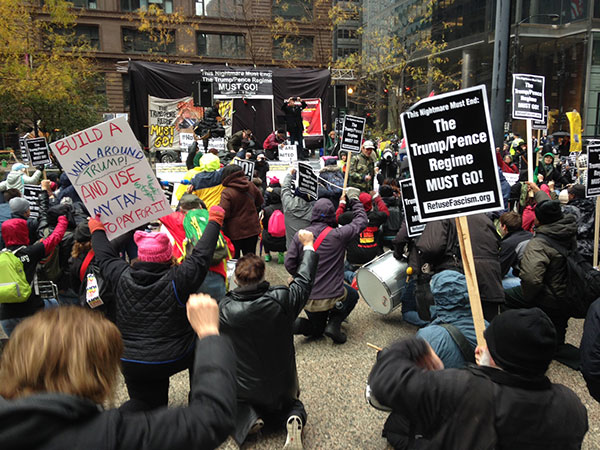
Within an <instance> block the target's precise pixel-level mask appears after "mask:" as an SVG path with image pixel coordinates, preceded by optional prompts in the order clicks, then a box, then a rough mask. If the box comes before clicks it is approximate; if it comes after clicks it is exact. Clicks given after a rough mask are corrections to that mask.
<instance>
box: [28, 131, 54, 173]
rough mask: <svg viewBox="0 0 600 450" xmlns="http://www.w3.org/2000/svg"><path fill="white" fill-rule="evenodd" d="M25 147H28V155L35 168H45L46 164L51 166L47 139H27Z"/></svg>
mask: <svg viewBox="0 0 600 450" xmlns="http://www.w3.org/2000/svg"><path fill="white" fill-rule="evenodd" d="M25 145H26V146H27V155H28V159H29V164H30V165H32V166H34V167H35V166H43V165H44V164H50V163H51V162H52V160H51V159H50V149H48V142H46V138H44V137H40V138H34V139H26V140H25Z"/></svg>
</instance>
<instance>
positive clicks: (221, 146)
mask: <svg viewBox="0 0 600 450" xmlns="http://www.w3.org/2000/svg"><path fill="white" fill-rule="evenodd" d="M206 148H207V149H209V148H214V149H216V150H218V151H219V152H224V151H225V138H209V139H208V145H207V147H206Z"/></svg>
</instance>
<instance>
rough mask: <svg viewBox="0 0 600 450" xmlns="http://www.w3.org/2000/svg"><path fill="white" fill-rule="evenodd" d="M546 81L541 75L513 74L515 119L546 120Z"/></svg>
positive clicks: (513, 112) (513, 113)
mask: <svg viewBox="0 0 600 450" xmlns="http://www.w3.org/2000/svg"><path fill="white" fill-rule="evenodd" d="M544 83H545V78H544V77H543V76H541V75H528V74H524V73H515V74H513V90H512V105H513V109H512V117H513V119H523V120H544Z"/></svg>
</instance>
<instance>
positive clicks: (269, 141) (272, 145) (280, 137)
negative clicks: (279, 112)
mask: <svg viewBox="0 0 600 450" xmlns="http://www.w3.org/2000/svg"><path fill="white" fill-rule="evenodd" d="M283 141H285V131H284V130H277V131H273V132H272V133H271V134H270V135H268V136H267V138H266V139H265V142H263V149H264V150H265V153H266V155H267V158H269V159H277V157H278V156H279V145H280V144H282V143H283Z"/></svg>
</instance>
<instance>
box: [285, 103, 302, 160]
mask: <svg viewBox="0 0 600 450" xmlns="http://www.w3.org/2000/svg"><path fill="white" fill-rule="evenodd" d="M304 108H306V102H305V101H304V100H302V99H301V98H300V97H290V98H288V99H287V100H286V101H284V102H283V105H282V106H281V109H282V110H283V112H284V114H285V124H286V127H287V131H288V133H290V141H291V142H292V144H296V145H297V147H296V154H297V155H298V160H299V161H302V160H306V159H308V156H307V155H306V153H305V151H304V144H303V139H304V137H303V136H302V134H303V133H304V124H303V123H302V110H303V109H304Z"/></svg>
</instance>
